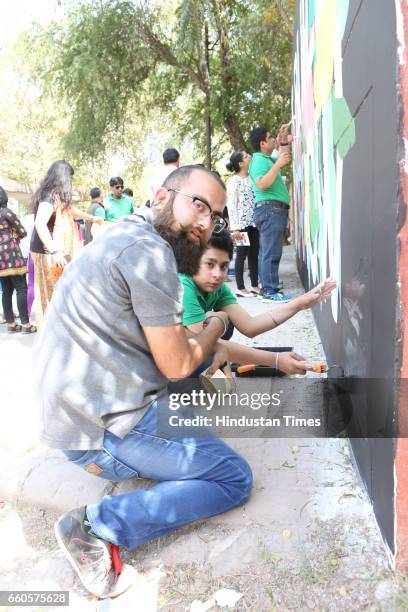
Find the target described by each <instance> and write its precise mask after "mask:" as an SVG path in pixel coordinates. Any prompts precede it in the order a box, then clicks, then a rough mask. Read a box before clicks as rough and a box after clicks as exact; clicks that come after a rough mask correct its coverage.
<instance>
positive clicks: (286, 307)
mask: <svg viewBox="0 0 408 612" xmlns="http://www.w3.org/2000/svg"><path fill="white" fill-rule="evenodd" d="M232 253H233V243H232V239H231V236H230V235H229V233H228V232H227V231H222V232H219V233H218V234H213V235H212V236H211V238H210V240H209V241H208V248H207V249H206V250H205V251H204V253H203V255H202V257H201V260H200V267H199V270H198V272H197V274H195V275H194V276H192V277H191V276H187V275H186V274H179V278H180V281H181V284H182V285H183V290H184V293H183V307H184V312H183V324H184V326H185V327H188V329H190V330H191V331H192V332H194V333H200V332H201V331H202V329H203V323H204V321H205V319H206V316H207V313H209V312H210V311H217V310H218V311H219V310H223V311H224V312H225V313H226V314H227V315H228V319H229V321H230V322H231V323H232V324H233V325H234V326H235V327H236V328H237V329H238V331H240V332H241V334H244V335H245V336H248V337H249V338H254V337H255V336H258V335H259V334H262V333H264V332H266V331H270V330H271V329H274V328H275V327H277V326H278V325H281V323H283V322H284V321H287V320H288V319H290V317H292V316H293V315H295V314H296V313H297V312H299V311H300V310H305V309H307V308H311V307H312V306H315V305H316V304H318V303H319V302H321V301H322V300H326V299H328V297H329V296H330V294H331V292H332V291H333V289H334V288H335V287H336V283H335V281H332V280H331V279H328V280H327V281H325V282H324V283H321V284H320V285H317V287H314V288H313V289H311V290H310V291H308V292H307V293H305V294H303V295H301V296H299V297H297V298H295V299H293V300H292V301H291V302H290V303H289V304H282V305H281V306H279V307H277V308H274V310H273V311H272V312H265V313H262V314H259V315H255V316H252V315H251V314H250V313H249V312H248V311H247V310H245V308H243V307H242V306H241V305H240V304H238V301H237V299H236V297H235V296H234V295H233V293H232V291H231V289H230V288H229V287H228V286H227V285H226V284H225V283H224V281H225V279H226V277H227V274H228V266H229V263H230V261H231V259H232ZM231 335H232V334H231ZM231 335H230V336H229V337H231ZM224 338H226V337H225V336H224ZM226 339H228V338H226ZM219 342H224V343H225V340H220V341H219ZM225 346H226V347H227V349H228V353H229V357H230V359H231V361H233V362H235V363H240V364H247V363H252V364H255V365H269V366H273V367H275V365H276V361H277V357H276V355H277V353H271V352H269V351H264V350H261V349H255V348H252V347H249V346H245V345H242V344H238V343H237V342H231V341H228V342H226V343H225ZM306 363H307V362H305V361H304V360H303V357H300V356H299V355H297V354H296V353H289V352H287V353H280V355H279V370H281V371H282V372H285V373H286V374H294V373H297V372H299V367H303V364H306ZM305 369H307V368H305Z"/></svg>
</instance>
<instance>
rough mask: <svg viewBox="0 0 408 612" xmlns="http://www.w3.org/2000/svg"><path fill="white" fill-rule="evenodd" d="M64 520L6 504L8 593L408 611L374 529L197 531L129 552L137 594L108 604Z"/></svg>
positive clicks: (321, 524)
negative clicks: (59, 532) (85, 579)
mask: <svg viewBox="0 0 408 612" xmlns="http://www.w3.org/2000/svg"><path fill="white" fill-rule="evenodd" d="M55 519H56V515H55V514H52V513H50V512H45V511H44V510H41V509H34V508H26V507H19V508H18V509H16V508H13V507H12V506H11V505H10V504H8V503H4V502H3V503H2V504H1V508H0V538H1V542H2V547H1V548H2V552H1V557H0V568H1V574H0V589H1V590H10V589H16V588H19V589H24V590H31V589H51V590H56V589H68V590H70V591H71V596H70V606H69V609H70V610H74V611H75V612H76V611H78V612H81V611H88V610H100V611H104V610H112V611H115V610H118V611H120V610H135V611H137V612H139V611H140V612H150V611H153V610H160V611H161V610H163V611H164V610H169V611H174V612H179V611H182V610H191V611H192V612H193V611H194V612H203V611H204V610H214V611H215V610H221V609H224V610H225V609H233V610H236V611H237V612H238V611H244V610H251V611H257V612H258V611H268V610H282V611H284V610H322V611H326V610H327V611H329V610H330V611H337V610H339V611H343V610H353V611H354V610H387V611H389V612H390V611H394V610H395V611H397V610H398V611H399V610H405V609H408V580H407V579H406V578H404V577H402V576H398V575H394V574H393V572H392V571H391V570H390V568H389V566H388V564H387V559H386V557H385V554H384V547H383V544H382V541H381V539H380V537H379V534H378V531H377V530H376V528H374V529H373V526H372V525H367V522H366V521H365V520H356V521H354V522H353V524H352V525H350V524H348V525H345V524H344V523H342V522H338V521H320V520H318V519H316V520H315V521H313V522H311V523H310V525H309V526H308V529H307V530H306V531H305V533H304V537H302V538H300V539H297V541H292V538H293V539H294V536H293V535H292V534H291V533H284V532H278V533H277V532H276V529H275V527H274V525H273V524H271V526H270V528H265V526H260V525H257V524H256V523H255V522H254V523H253V524H252V526H251V529H250V532H248V530H245V531H244V532H239V533H238V535H237V532H236V530H235V529H233V528H231V527H228V526H226V525H223V524H217V523H216V522H210V523H202V524H195V525H193V526H190V527H188V528H185V529H182V530H179V531H178V532H177V533H176V534H172V535H170V536H167V537H164V538H160V539H159V540H157V541H155V542H151V543H147V544H145V545H143V546H141V547H140V548H138V549H137V550H135V551H127V552H125V554H123V555H122V556H123V560H124V561H125V562H126V563H128V564H130V565H132V566H134V567H135V568H136V572H137V573H136V574H135V580H134V586H133V587H132V588H131V589H130V590H129V591H128V592H127V593H125V594H123V595H122V596H120V597H119V598H117V599H115V600H109V601H105V602H98V601H95V600H92V599H90V598H89V597H88V596H87V595H86V593H85V592H84V591H83V590H82V589H81V587H80V585H79V583H78V580H77V578H76V577H75V574H74V572H73V571H72V570H71V568H70V566H69V564H68V563H67V562H66V560H65V558H64V556H63V554H62V553H61V552H60V551H59V549H58V547H57V545H56V542H55V538H54V534H53V522H54V520H55ZM248 534H249V536H250V537H249V538H248V537H247V536H248ZM250 544H251V545H250ZM237 553H238V554H237ZM177 557H178V558H179V561H180V562H177ZM192 559H195V561H192ZM221 589H228V590H232V591H235V592H236V593H237V594H241V597H240V599H239V600H238V601H237V603H235V604H234V605H233V606H232V607H230V608H227V607H221V606H219V605H218V604H217V603H216V602H214V601H213V602H211V600H212V598H213V596H214V594H215V593H217V592H218V591H220V590H221ZM199 602H201V603H199ZM208 605H209V607H208ZM6 609H7V608H1V610H6ZM16 609H19V608H10V610H16ZM21 609H22V610H23V609H24V610H29V609H33V610H37V611H38V610H41V609H43V610H54V609H55V610H57V609H61V608H52V607H51V608H29V607H25V608H21Z"/></svg>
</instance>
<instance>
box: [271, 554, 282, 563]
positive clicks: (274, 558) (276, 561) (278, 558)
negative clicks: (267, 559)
mask: <svg viewBox="0 0 408 612" xmlns="http://www.w3.org/2000/svg"><path fill="white" fill-rule="evenodd" d="M281 559H282V557H281V556H280V554H279V553H276V555H273V560H274V561H275V563H278V561H280V560H281Z"/></svg>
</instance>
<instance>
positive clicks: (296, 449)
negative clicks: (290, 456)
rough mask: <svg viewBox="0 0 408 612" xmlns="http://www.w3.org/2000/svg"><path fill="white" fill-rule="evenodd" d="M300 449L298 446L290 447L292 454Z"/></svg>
mask: <svg viewBox="0 0 408 612" xmlns="http://www.w3.org/2000/svg"><path fill="white" fill-rule="evenodd" d="M299 451H300V448H299V447H298V446H292V453H298V452H299Z"/></svg>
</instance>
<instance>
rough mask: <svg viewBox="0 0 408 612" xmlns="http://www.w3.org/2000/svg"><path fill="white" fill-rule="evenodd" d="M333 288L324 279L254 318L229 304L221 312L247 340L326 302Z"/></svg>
mask: <svg viewBox="0 0 408 612" xmlns="http://www.w3.org/2000/svg"><path fill="white" fill-rule="evenodd" d="M335 288H336V281H334V280H332V279H330V278H329V279H326V280H325V281H324V282H323V283H320V284H319V285H316V287H313V289H311V290H310V291H308V292H307V293H304V294H303V295H300V296H299V297H297V298H294V299H293V300H291V301H290V302H288V303H287V304H281V305H280V306H276V307H275V308H274V309H273V310H270V311H269V312H264V313H262V314H259V315H256V316H255V317H252V316H251V315H250V314H249V312H247V311H246V310H245V308H243V307H242V306H240V305H239V304H229V305H228V306H223V307H222V309H221V310H223V311H224V312H226V313H227V315H228V318H229V320H230V321H231V323H232V324H233V325H234V326H235V327H236V328H237V330H238V331H240V332H241V334H244V336H248V338H254V337H255V336H258V335H259V334H263V333H264V332H266V331H270V330H271V329H274V327H277V326H278V325H281V324H282V323H284V322H285V321H287V320H288V319H290V318H291V317H293V315H295V314H296V313H298V312H299V311H300V310H306V309H307V308H312V307H313V306H316V304H319V303H320V302H322V301H324V300H327V299H328V298H329V297H330V295H331V293H332V291H333V290H334V289H335Z"/></svg>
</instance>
